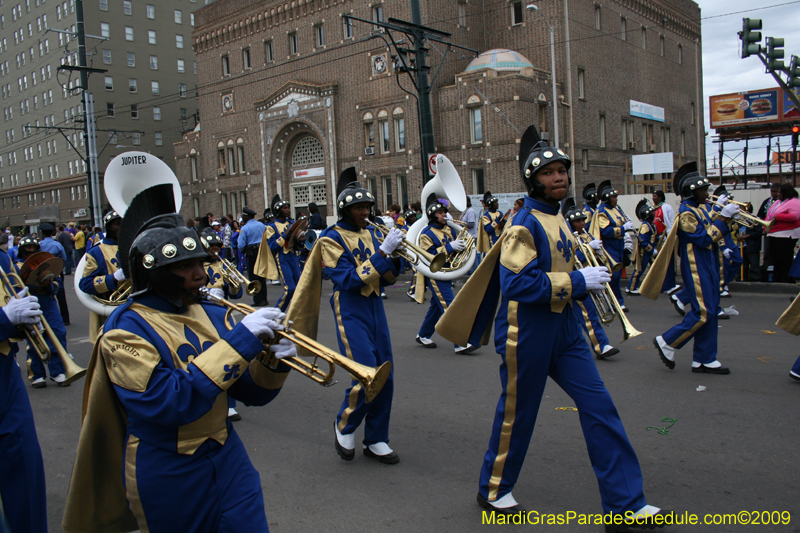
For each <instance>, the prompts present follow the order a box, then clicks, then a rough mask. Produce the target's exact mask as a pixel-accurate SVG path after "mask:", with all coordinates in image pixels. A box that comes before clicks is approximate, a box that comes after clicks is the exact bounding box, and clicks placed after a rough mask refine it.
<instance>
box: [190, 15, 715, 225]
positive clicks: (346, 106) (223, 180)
mask: <svg viewBox="0 0 800 533" xmlns="http://www.w3.org/2000/svg"><path fill="white" fill-rule="evenodd" d="M420 3H421V13H422V23H423V25H425V26H428V27H432V28H436V29H438V30H442V31H446V32H449V33H451V34H452V36H451V37H450V38H449V39H450V40H451V41H452V42H454V43H457V44H459V45H462V46H466V47H469V48H473V49H476V50H478V51H479V52H483V53H482V54H481V55H480V56H479V57H477V58H475V57H474V56H472V55H471V54H468V53H462V52H461V51H456V52H452V51H451V52H449V53H447V57H445V58H444V60H443V62H442V64H441V68H439V62H440V60H442V54H445V53H446V50H445V46H444V45H442V44H440V43H435V42H434V43H429V48H430V51H431V52H430V54H431V55H430V56H429V63H430V64H431V65H432V69H431V75H432V77H433V75H434V74H435V73H436V72H437V69H438V74H436V76H435V79H434V81H433V82H432V86H433V89H432V93H431V104H432V109H433V121H434V132H435V138H436V151H437V152H438V153H443V154H445V155H446V156H447V157H449V158H450V160H451V161H453V163H454V164H455V165H456V167H457V168H458V169H459V172H460V174H461V177H462V180H463V182H464V184H465V188H466V190H467V193H468V194H479V193H482V192H483V191H484V190H486V189H490V190H492V191H493V192H496V193H502V192H516V191H520V190H522V189H523V187H522V184H521V181H520V178H519V170H518V162H517V153H518V146H519V139H520V137H521V132H523V131H524V130H525V128H526V127H527V126H528V125H530V124H536V125H537V126H538V127H539V129H540V130H541V131H542V132H545V133H546V135H547V136H548V138H549V140H550V142H551V143H552V142H553V141H554V138H553V137H554V123H553V103H554V102H553V98H552V94H553V91H552V85H551V83H552V76H551V68H550V64H551V48H550V38H549V33H548V23H549V24H551V25H552V27H553V28H554V40H555V43H556V45H555V62H556V69H555V70H556V89H557V94H558V97H557V100H558V101H557V102H556V110H557V113H558V123H559V128H558V129H559V139H558V140H559V145H560V146H561V147H562V148H563V149H564V150H566V151H567V152H568V153H570V155H571V156H572V158H573V161H574V165H573V176H574V179H575V182H576V184H577V187H578V190H579V191H580V188H581V187H582V185H583V184H585V183H587V182H589V181H596V182H599V181H601V180H603V179H612V180H614V181H615V183H616V185H617V187H618V188H620V189H621V188H622V187H623V185H624V183H625V179H626V177H625V172H626V168H627V165H628V162H629V160H630V156H632V155H636V154H642V153H651V152H662V151H664V152H669V151H671V152H673V153H674V158H675V164H676V165H678V164H679V163H680V162H682V161H685V160H697V159H700V160H701V161H704V154H703V152H702V150H703V149H704V148H703V143H702V132H703V131H704V129H703V117H702V113H701V111H700V110H701V109H702V106H701V105H700V103H701V102H702V93H701V79H702V68H701V65H700V64H699V63H698V61H699V60H700V57H701V53H700V49H699V48H700V44H699V38H700V23H699V20H700V9H699V7H698V6H697V4H696V3H694V2H693V1H691V0H604V1H602V2H601V1H590V0H572V1H571V2H570V1H569V0H543V1H542V3H541V4H540V6H539V7H540V8H541V10H538V9H530V8H529V9H526V4H525V3H523V2H518V1H513V0H511V1H509V0H482V1H481V2H477V1H475V0H439V1H432V0H421V2H420ZM344 15H351V16H354V17H358V18H361V19H367V20H372V21H379V20H383V21H385V20H387V19H388V18H389V17H394V18H398V19H402V20H410V19H411V14H410V7H409V2H408V0H385V1H383V2H377V1H374V2H365V1H359V0H297V1H294V2H291V3H285V2H276V1H265V2H258V3H253V2H249V1H246V0H217V1H216V2H214V3H212V4H210V5H208V6H206V7H204V8H203V9H201V10H199V11H197V12H196V22H197V25H196V28H195V31H194V34H193V43H194V48H195V53H196V56H197V65H198V84H199V87H200V92H199V107H200V112H201V116H202V117H203V119H202V128H201V129H200V128H198V130H196V131H195V132H193V133H191V134H188V135H186V136H184V140H183V141H182V142H179V143H176V145H175V157H176V172H177V173H178V176H179V179H180V180H181V182H182V185H183V190H184V195H185V198H184V203H183V205H184V208H183V209H184V214H185V215H189V216H197V215H199V214H204V213H205V212H208V211H211V212H214V213H215V214H219V213H223V214H227V213H236V212H238V211H240V210H241V208H242V206H243V205H245V204H246V205H249V206H250V207H253V208H255V209H256V210H260V209H262V208H263V207H264V206H265V199H267V200H268V199H271V198H272V196H273V195H274V194H276V193H279V194H281V195H282V197H283V198H287V199H289V200H290V201H292V204H293V207H294V209H295V212H299V211H304V210H305V209H304V207H305V206H306V205H307V203H308V202H309V201H314V202H316V203H317V205H319V206H320V208H321V211H322V212H323V214H327V215H329V216H333V215H335V213H334V209H333V200H334V196H335V192H334V188H335V183H336V179H337V176H338V174H339V173H340V172H341V170H342V169H344V168H346V167H348V166H351V165H353V166H355V167H356V169H357V170H358V172H359V175H360V179H361V181H362V182H363V183H364V184H365V185H366V186H367V187H369V188H370V189H371V190H372V191H373V192H374V193H375V195H376V197H377V198H378V199H379V202H378V203H379V207H380V208H381V209H385V208H386V207H387V206H388V205H389V204H391V203H399V204H401V205H402V204H407V203H410V202H414V201H419V199H420V198H419V194H420V190H421V186H422V176H423V173H422V169H421V167H422V165H421V161H420V155H419V146H420V141H419V130H418V122H417V106H416V100H415V97H414V96H413V95H410V94H409V93H408V92H406V90H409V91H412V92H413V90H412V86H411V83H410V80H409V79H408V78H407V77H406V75H405V74H403V73H399V74H396V73H395V70H394V68H393V65H392V63H393V60H392V59H393V58H392V56H393V54H394V52H393V51H392V49H390V48H389V47H388V46H387V42H386V39H385V37H386V35H385V34H384V33H382V32H379V31H377V28H376V27H375V26H374V25H372V24H366V23H363V22H358V21H352V20H351V19H346V18H344ZM348 20H350V22H349V23H348ZM565 20H569V24H568V26H565V24H564V21H565ZM401 38H403V35H397V36H395V39H401ZM406 42H408V41H406ZM640 104H647V105H646V106H642V105H640ZM642 109H644V110H645V112H644V113H642ZM698 141H701V142H698ZM698 150H700V152H699V153H698ZM701 164H703V163H702V162H701ZM659 177H660V176H647V177H645V179H657V178H659ZM639 179H642V178H641V177H639ZM639 190H640V191H641V188H640V189H639ZM631 192H634V191H633V190H631Z"/></svg>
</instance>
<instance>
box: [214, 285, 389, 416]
mask: <svg viewBox="0 0 800 533" xmlns="http://www.w3.org/2000/svg"><path fill="white" fill-rule="evenodd" d="M200 292H201V293H202V294H203V296H204V298H206V299H207V300H208V301H210V302H213V303H216V304H219V305H222V306H224V307H227V308H228V309H227V311H226V312H225V325H226V326H227V328H228V329H232V327H233V326H231V315H232V314H233V312H234V311H238V312H240V313H242V314H243V315H249V314H250V313H253V312H255V309H253V308H252V307H250V306H248V305H245V304H234V303H231V302H229V301H227V300H225V299H224V298H217V297H215V296H213V295H212V294H211V292H210V290H209V289H207V288H205V287H204V288H202V289H200ZM291 326H292V323H291V322H289V323H288V324H287V325H285V328H286V329H284V330H283V331H276V332H275V334H276V336H275V340H278V338H279V337H283V338H287V339H289V340H290V341H292V342H293V343H295V344H296V345H297V346H299V347H301V348H303V349H305V350H307V351H309V352H311V353H312V354H314V360H313V361H311V362H310V363H309V362H308V361H305V360H303V359H301V358H300V357H285V358H283V359H280V360H278V359H276V357H275V356H274V355H273V354H272V353H271V352H269V351H266V352H263V353H262V354H260V355H259V356H258V357H259V360H260V361H262V362H263V363H264V364H265V365H266V366H268V367H270V368H275V367H276V366H277V364H278V362H279V361H280V362H283V363H285V364H286V365H288V366H289V367H290V368H291V369H292V370H296V371H298V372H300V373H301V374H303V375H304V376H306V377H308V378H311V379H312V380H314V381H316V382H317V383H319V384H320V385H323V386H325V387H330V386H331V385H334V384H336V382H335V381H333V374H334V372H335V370H336V366H337V365H338V366H340V367H342V368H343V369H344V370H347V371H348V372H349V373H350V375H351V376H352V377H353V379H355V380H356V381H358V382H359V383H360V384H361V386H362V387H363V389H364V392H365V394H366V400H367V402H371V401H372V400H373V399H374V398H375V396H377V395H378V393H379V392H380V391H381V389H382V388H383V385H384V384H385V383H386V380H387V379H388V378H389V374H391V372H392V363H391V362H389V361H387V362H385V363H383V364H382V365H381V366H379V367H377V368H373V367H369V366H366V365H362V364H361V363H357V362H355V361H353V360H352V359H348V358H347V357H345V356H343V355H341V354H340V353H337V352H335V351H333V350H330V349H328V348H326V347H325V346H323V345H322V344H320V343H318V342H317V341H315V340H314V339H312V338H310V337H307V336H306V335H303V334H302V333H299V332H297V331H294V330H293V329H292V327H291ZM317 359H322V360H323V361H325V362H326V363H328V369H327V371H323V370H322V369H321V368H320V367H319V365H317Z"/></svg>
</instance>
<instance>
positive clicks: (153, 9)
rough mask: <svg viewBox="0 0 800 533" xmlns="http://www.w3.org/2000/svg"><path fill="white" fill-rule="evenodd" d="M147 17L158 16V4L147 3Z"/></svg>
mask: <svg viewBox="0 0 800 533" xmlns="http://www.w3.org/2000/svg"><path fill="white" fill-rule="evenodd" d="M147 18H149V19H154V18H156V6H154V5H152V4H147Z"/></svg>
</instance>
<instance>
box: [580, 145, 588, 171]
mask: <svg viewBox="0 0 800 533" xmlns="http://www.w3.org/2000/svg"><path fill="white" fill-rule="evenodd" d="M581 170H589V150H586V149H583V150H581Z"/></svg>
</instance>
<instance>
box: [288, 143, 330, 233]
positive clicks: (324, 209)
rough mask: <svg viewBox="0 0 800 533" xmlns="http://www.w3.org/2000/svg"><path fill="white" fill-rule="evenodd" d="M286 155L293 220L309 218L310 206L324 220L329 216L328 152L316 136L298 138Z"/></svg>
mask: <svg viewBox="0 0 800 533" xmlns="http://www.w3.org/2000/svg"><path fill="white" fill-rule="evenodd" d="M294 140H295V142H294V143H293V144H294V146H293V147H290V150H289V151H287V155H288V154H291V155H290V157H289V158H288V159H289V161H288V163H289V165H290V168H289V172H290V174H289V175H290V176H291V183H290V185H289V186H290V188H291V202H292V209H293V211H294V216H295V217H297V216H299V215H300V214H301V213H302V214H306V215H308V204H309V203H311V202H314V203H315V204H317V207H319V213H320V215H322V217H323V219H324V218H325V217H326V216H327V215H328V192H327V191H328V188H327V185H326V181H325V176H326V172H325V149H324V148H323V147H322V143H321V142H320V141H319V139H317V138H316V137H315V136H314V135H312V134H308V135H303V136H298V137H297V138H296V139H294Z"/></svg>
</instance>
